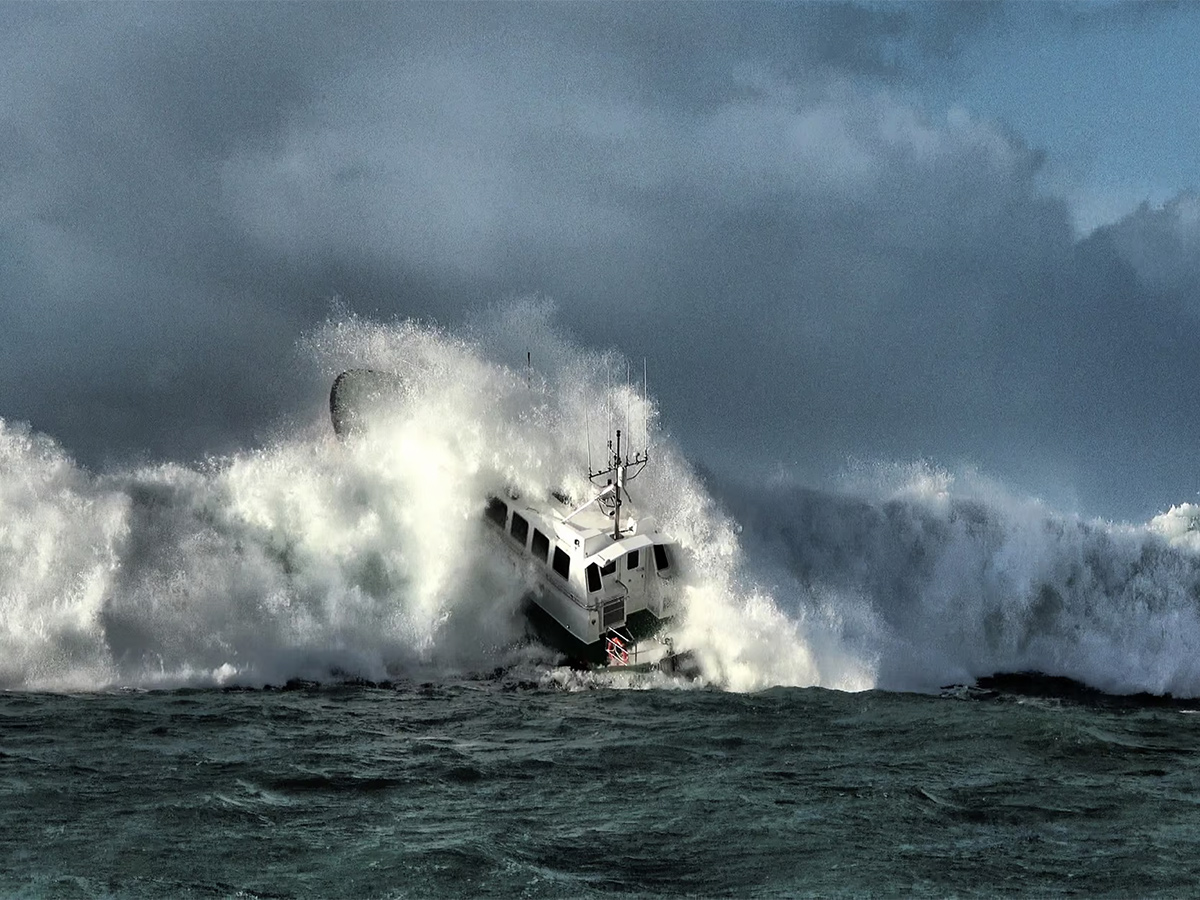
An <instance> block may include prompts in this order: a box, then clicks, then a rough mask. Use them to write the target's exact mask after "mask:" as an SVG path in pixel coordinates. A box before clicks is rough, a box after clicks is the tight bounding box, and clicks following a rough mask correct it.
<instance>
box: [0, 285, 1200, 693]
mask: <svg viewBox="0 0 1200 900" xmlns="http://www.w3.org/2000/svg"><path fill="white" fill-rule="evenodd" d="M550 315H551V314H550V312H549V311H548V310H546V309H544V308H539V307H537V306H536V305H531V304H524V305H521V304H517V305H513V306H510V307H503V308H498V309H496V310H493V317H492V319H491V320H490V321H489V323H488V327H487V328H483V327H481V326H479V325H476V326H475V327H473V328H471V329H465V330H464V332H463V333H461V334H453V333H450V332H447V331H445V330H443V329H440V328H438V327H436V326H432V325H427V324H419V323H414V322H393V323H377V322H371V321H367V320H361V319H358V318H355V317H352V316H343V317H341V318H340V319H338V320H334V321H330V322H328V323H327V324H326V325H325V326H324V327H323V328H321V329H319V330H317V331H315V332H313V333H312V334H310V335H308V336H306V337H305V339H304V340H303V343H302V348H303V353H304V355H305V358H306V359H307V360H308V361H309V363H310V365H311V368H312V372H313V378H312V380H313V383H314V384H315V385H319V386H320V388H319V389H318V392H317V393H315V394H314V398H313V402H312V406H311V409H309V410H307V411H306V412H305V413H304V414H303V415H300V416H297V417H296V419H295V421H297V422H300V423H301V424H299V425H295V424H293V425H292V426H291V430H290V433H281V434H280V435H279V436H278V437H277V438H276V439H275V440H273V441H271V442H270V443H269V444H267V445H266V446H262V447H260V448H256V449H250V450H246V451H243V452H239V453H236V454H234V455H232V456H229V457H226V458H219V459H209V460H207V461H205V462H204V463H202V464H200V465H196V466H183V465H178V464H160V465H144V466H140V467H137V468H133V469H130V470H127V471H114V472H104V473H99V474H96V473H92V472H89V471H87V470H85V469H84V468H82V467H80V466H79V465H77V464H76V463H75V462H74V461H73V460H72V459H71V457H70V456H69V454H67V453H66V452H65V451H64V450H63V448H61V447H60V446H59V445H58V444H57V443H56V442H55V441H54V439H53V438H52V437H51V436H47V435H43V434H38V433H36V432H34V431H32V430H31V429H30V428H29V427H28V426H26V425H24V424H22V423H20V422H10V421H3V420H0V522H2V525H0V616H2V618H0V687H3V688H6V689H22V690H67V691H71V690H95V689H105V688H114V687H136V688H157V687H181V686H193V687H199V686H222V685H243V686H263V685H279V684H284V683H286V682H288V681H289V680H295V679H304V680H314V681H329V680H337V679H361V680H367V681H375V682H378V681H384V680H388V679H390V678H395V677H398V676H402V675H405V674H411V673H412V672H413V671H416V670H417V669H429V670H444V671H448V672H471V671H485V670H487V669H490V668H492V667H495V666H499V665H511V664H516V663H517V662H521V661H524V660H527V659H529V658H530V653H531V652H533V651H531V650H530V649H529V648H528V647H522V646H521V640H520V638H521V635H522V623H521V621H520V618H519V615H518V605H519V600H520V595H521V592H522V590H523V588H522V585H521V584H520V583H519V582H517V581H516V580H515V578H514V576H513V575H512V574H511V573H510V572H508V571H507V570H506V569H505V567H504V566H502V565H497V563H496V561H495V560H493V559H491V558H490V557H489V554H488V553H487V552H485V550H484V549H483V546H484V542H483V541H481V525H480V519H481V517H480V510H481V504H482V498H483V497H484V496H485V494H486V492H487V490H488V489H494V488H495V486H496V485H510V486H515V487H516V488H518V489H519V490H522V491H527V492H530V493H532V494H544V493H546V492H548V491H549V490H551V489H553V488H557V487H566V488H567V489H568V490H570V489H575V490H576V491H578V492H579V493H582V492H583V489H584V484H585V482H584V474H585V470H586V467H587V461H588V454H589V449H590V448H589V441H590V442H591V443H593V444H597V446H598V440H599V438H598V437H594V436H593V430H603V429H604V427H606V425H607V424H608V423H612V422H613V421H614V416H615V417H616V425H617V427H619V426H620V425H621V424H625V425H626V428H627V434H628V433H635V434H637V435H639V436H643V440H644V441H645V442H646V443H647V444H648V445H649V446H650V447H651V449H652V452H653V456H654V463H653V465H652V466H651V467H650V469H649V470H648V471H647V473H646V474H645V475H644V476H643V478H642V479H640V481H639V485H638V487H639V491H638V493H637V501H638V503H639V504H640V505H642V507H643V508H646V509H651V510H654V511H655V512H656V513H657V515H658V517H659V520H660V522H661V524H662V525H663V527H664V529H665V530H666V531H667V532H668V533H670V534H673V535H675V536H676V537H677V538H678V540H679V542H680V544H681V546H682V547H683V549H684V551H685V556H686V572H687V584H686V601H685V604H684V606H685V610H686V612H685V615H684V617H683V620H682V622H681V623H679V626H678V629H677V630H678V635H679V637H678V640H679V643H680V645H681V646H687V647H690V648H692V649H693V650H694V651H695V652H696V654H697V657H698V659H699V660H700V662H701V666H702V671H703V677H702V678H701V680H700V683H701V684H702V685H705V686H717V687H722V688H728V689H731V690H736V691H746V690H760V689H763V688H767V687H771V686H820V687H826V688H832V689H838V690H864V689H870V688H882V689H887V690H925V691H928V690H936V689H938V688H939V687H941V686H944V685H949V684H966V683H971V682H972V681H973V680H974V679H975V678H977V677H979V676H985V675H989V674H992V673H996V672H1023V671H1037V672H1042V673H1046V674H1049V675H1058V676H1066V677H1070V678H1073V679H1076V680H1078V681H1081V682H1083V683H1085V684H1087V685H1090V686H1092V687H1096V688H1098V689H1101V690H1104V691H1107V692H1112V693H1134V692H1143V691H1144V692H1150V693H1154V694H1166V693H1170V694H1172V695H1175V696H1182V697H1192V696H1197V695H1200V653H1198V652H1197V651H1198V650H1200V531H1197V530H1196V529H1195V524H1194V523H1195V522H1196V521H1198V519H1197V517H1196V514H1197V513H1198V512H1200V509H1197V508H1196V507H1193V506H1189V505H1187V504H1181V505H1180V506H1179V507H1176V508H1175V509H1172V510H1170V511H1168V512H1166V513H1164V514H1162V515H1160V516H1158V517H1156V518H1155V519H1154V520H1153V521H1151V522H1149V523H1146V524H1142V525H1133V524H1126V523H1111V522H1105V521H1098V520H1095V521H1091V520H1084V519H1082V518H1080V517H1079V516H1076V515H1072V514H1065V513H1059V512H1056V511H1054V510H1052V509H1049V508H1047V507H1046V506H1045V505H1044V504H1042V503H1041V502H1040V501H1038V500H1036V499H1032V498H1026V497H1021V496H1019V495H1014V494H1013V493H1011V492H1008V491H1006V490H1005V489H1004V488H1003V486H1001V485H999V484H997V483H995V482H990V481H988V480H987V479H985V478H983V477H982V476H979V475H977V474H974V473H970V472H967V473H950V472H947V471H943V470H940V469H938V468H937V467H935V466H933V465H932V464H929V463H924V462H919V463H915V464H903V465H901V464H889V465H871V466H866V465H859V466H857V467H855V468H854V469H852V470H849V471H848V473H847V477H846V479H845V489H844V490H842V491H839V492H836V493H835V492H826V491H817V490H814V489H808V488H805V487H803V486H799V485H794V484H789V483H788V482H787V481H786V479H777V480H776V481H774V482H770V483H758V484H754V483H750V482H748V481H746V480H745V479H737V478H726V479H724V480H722V479H721V478H719V477H717V476H714V475H711V474H705V475H704V476H701V475H700V474H698V473H697V470H696V469H695V468H694V467H693V466H692V465H690V464H689V462H688V460H687V459H686V457H685V456H684V454H683V453H682V452H681V450H680V449H679V448H678V447H677V446H676V445H675V444H674V443H673V442H672V441H671V439H670V436H669V435H667V434H664V433H662V430H661V429H660V428H659V427H658V425H657V421H658V410H657V408H656V407H655V406H654V404H653V401H652V400H651V399H650V398H648V397H646V396H644V393H643V392H642V391H641V389H640V387H637V386H633V385H631V384H630V383H629V381H628V380H627V379H626V377H625V375H626V373H627V371H628V368H629V366H628V362H627V361H626V360H623V359H622V358H620V357H619V356H618V355H617V354H616V353H615V352H609V353H595V352H589V351H585V350H583V349H581V348H579V347H577V346H575V345H574V344H573V343H572V342H571V341H569V340H568V339H567V338H564V337H563V336H561V335H559V334H558V333H557V332H556V331H555V330H554V328H553V326H552V325H551V323H550V321H549V318H550ZM526 347H528V348H531V351H530V352H531V353H532V355H533V358H534V359H535V360H536V368H534V369H532V370H529V371H527V370H526V369H525V368H524V367H523V366H522V365H521V364H520V363H521V362H523V361H524V356H525V353H524V352H523V350H522V349H518V348H526ZM514 363H515V364H514ZM351 367H366V368H374V369H378V370H381V371H387V372H395V373H398V374H399V375H400V376H401V379H402V381H401V385H402V387H401V388H400V390H399V392H398V395H397V398H396V399H395V402H394V403H392V404H391V405H390V406H389V407H388V408H387V409H386V410H382V411H381V413H380V415H379V416H378V421H377V422H375V423H373V425H372V427H371V428H370V429H369V430H367V431H366V432H365V433H364V434H361V435H357V436H355V437H354V438H353V439H352V440H350V441H346V442H342V441H338V440H337V439H335V437H334V436H333V434H332V430H331V428H330V426H329V421H328V412H327V408H326V406H325V403H326V400H325V394H324V393H321V392H320V391H321V390H327V385H328V384H329V383H330V382H331V381H332V378H333V377H334V375H336V374H337V372H339V371H342V370H343V369H345V368H351ZM614 373H617V375H616V377H614ZM614 382H615V383H614ZM534 655H535V656H536V653H534ZM549 658H550V656H549V655H548V656H547V659H549Z"/></svg>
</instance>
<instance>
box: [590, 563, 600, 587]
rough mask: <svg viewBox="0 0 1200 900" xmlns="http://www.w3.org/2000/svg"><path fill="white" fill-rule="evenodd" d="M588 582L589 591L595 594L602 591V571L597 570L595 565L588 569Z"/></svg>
mask: <svg viewBox="0 0 1200 900" xmlns="http://www.w3.org/2000/svg"><path fill="white" fill-rule="evenodd" d="M587 582H588V590H589V591H591V592H592V593H593V594H594V593H595V592H596V591H598V590H600V570H599V569H597V568H596V564H595V563H592V564H591V565H590V566H588V567H587Z"/></svg>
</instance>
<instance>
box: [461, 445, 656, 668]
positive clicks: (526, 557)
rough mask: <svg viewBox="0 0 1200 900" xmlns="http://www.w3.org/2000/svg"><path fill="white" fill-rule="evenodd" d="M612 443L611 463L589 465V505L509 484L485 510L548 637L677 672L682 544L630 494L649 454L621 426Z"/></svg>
mask: <svg viewBox="0 0 1200 900" xmlns="http://www.w3.org/2000/svg"><path fill="white" fill-rule="evenodd" d="M609 451H610V454H611V455H610V459H609V465H608V467H607V468H604V469H601V470H599V471H595V472H592V471H589V473H588V474H589V477H590V480H591V482H592V484H593V485H595V486H596V487H597V488H598V490H597V492H596V494H595V496H593V497H591V498H590V499H588V500H586V501H585V502H583V503H582V504H579V505H573V504H572V500H571V498H569V497H567V496H566V495H564V494H562V493H555V494H552V495H551V496H549V497H548V498H546V499H545V500H538V501H535V500H531V499H527V498H524V497H521V496H520V495H518V494H517V492H515V491H509V492H506V494H505V495H504V496H495V495H493V496H491V497H489V498H488V501H487V506H486V508H485V510H484V516H485V518H486V519H487V521H488V522H489V523H490V524H491V525H493V526H494V527H495V528H497V529H499V530H500V531H501V532H503V535H504V537H503V543H504V544H505V545H506V546H507V548H508V552H509V553H510V554H511V555H512V557H513V558H514V561H515V562H516V563H517V564H518V566H519V568H520V569H521V570H522V571H523V573H524V575H525V577H526V579H527V581H528V583H529V585H530V593H529V596H528V598H527V602H528V604H529V607H530V608H529V610H528V611H529V614H530V618H531V619H532V620H533V622H534V624H535V626H536V627H537V630H538V632H539V635H540V636H541V637H542V638H543V640H546V641H547V642H548V643H551V644H553V645H554V646H556V647H558V648H559V649H562V650H563V651H564V652H566V653H567V654H568V655H569V656H571V657H572V658H573V659H576V660H579V661H581V662H586V663H592V664H601V665H620V666H624V665H630V666H634V665H636V666H659V667H662V668H665V669H667V670H668V671H674V670H675V669H677V668H678V667H679V664H680V658H679V656H678V654H676V653H675V650H674V648H673V646H672V643H671V640H670V638H668V637H665V636H663V635H662V627H663V625H664V624H665V623H666V622H667V621H668V620H669V619H670V618H671V617H672V615H673V614H674V613H675V606H676V592H677V585H676V584H675V583H674V576H675V574H676V560H677V558H678V554H677V553H676V549H677V548H676V547H675V546H674V545H673V544H672V543H671V542H670V540H669V539H668V538H667V537H666V536H664V535H663V534H662V533H661V532H660V531H659V530H658V526H657V523H656V522H655V520H654V519H653V518H652V517H650V516H639V515H638V514H637V513H636V512H634V510H633V509H632V507H631V505H630V504H629V501H628V494H627V492H626V489H625V485H626V484H627V482H629V481H632V480H633V478H634V477H636V475H637V474H638V473H639V472H641V470H642V469H643V468H644V467H645V466H646V464H647V462H648V461H649V459H648V456H647V454H646V453H645V452H642V453H638V454H636V455H635V456H633V457H629V456H627V455H626V456H622V454H621V432H620V431H618V432H617V436H616V444H615V446H614V445H613V444H612V443H610V444H609ZM602 480H603V481H602Z"/></svg>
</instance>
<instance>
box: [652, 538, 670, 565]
mask: <svg viewBox="0 0 1200 900" xmlns="http://www.w3.org/2000/svg"><path fill="white" fill-rule="evenodd" d="M670 565H671V560H670V559H669V558H668V557H667V548H666V545H665V544H655V545H654V568H656V569H657V570H658V571H660V572H661V571H662V570H663V569H665V568H667V567H668V566H670Z"/></svg>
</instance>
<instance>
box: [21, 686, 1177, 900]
mask: <svg viewBox="0 0 1200 900" xmlns="http://www.w3.org/2000/svg"><path fill="white" fill-rule="evenodd" d="M1198 727H1200V719H1197V717H1196V716H1193V715H1191V714H1190V713H1188V712H1187V711H1186V710H1182V709H1167V708H1162V709H1146V708H1141V709H1105V708H1098V707H1095V706H1085V705H1072V704H1070V703H1063V702H1061V701H1055V700H1029V699H1020V698H1017V697H1012V696H1008V697H1003V696H1002V697H999V698H992V699H989V700H971V699H954V698H949V697H933V696H922V695H908V694H889V693H880V692H872V693H865V694H843V693H837V692H832V691H826V690H820V689H804V690H800V689H777V690H771V691H768V692H765V693H760V694H752V695H737V694H728V693H719V692H708V691H686V690H646V691H634V690H605V689H596V690H582V691H577V692H566V691H561V690H557V689H554V688H546V687H537V686H534V685H532V684H523V683H516V682H509V681H505V680H504V679H501V680H479V681H470V680H454V681H449V682H441V683H431V684H401V685H395V686H390V687H357V686H355V687H324V688H305V689H300V690H291V691H249V692H222V691H179V692H163V693H115V694H93V695H67V696H63V695H47V694H26V693H9V694H4V695H0V809H2V810H3V812H2V813H0V873H2V874H0V894H3V895H6V896H27V897H37V896H61V897H75V896H79V897H94V896H109V895H114V896H154V897H157V896H203V897H209V896H217V897H220V896H263V897H313V896H322V897H324V896H330V897H333V896H337V897H341V896H354V897H459V896H499V897H580V896H583V897H591V896H607V895H624V896H646V897H653V896H701V897H705V896H735V897H742V896H746V897H752V896H759V897H761V896H767V897H785V896H798V895H799V896H804V895H813V896H857V895H885V896H900V895H914V894H916V895H930V896H948V895H958V896H993V895H997V894H1010V895H1026V896H1047V895H1067V896H1133V895H1151V894H1159V895H1178V896H1183V895H1189V894H1192V893H1194V891H1195V888H1196V885H1197V883H1198V881H1197V878H1198V875H1200V862H1198V861H1197V855H1196V852H1195V850H1196V846H1197V839H1198V838H1200V767H1198V765H1197V760H1198V756H1197V753H1196V751H1195V749H1194V747H1195V743H1196V732H1197V728H1198Z"/></svg>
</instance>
